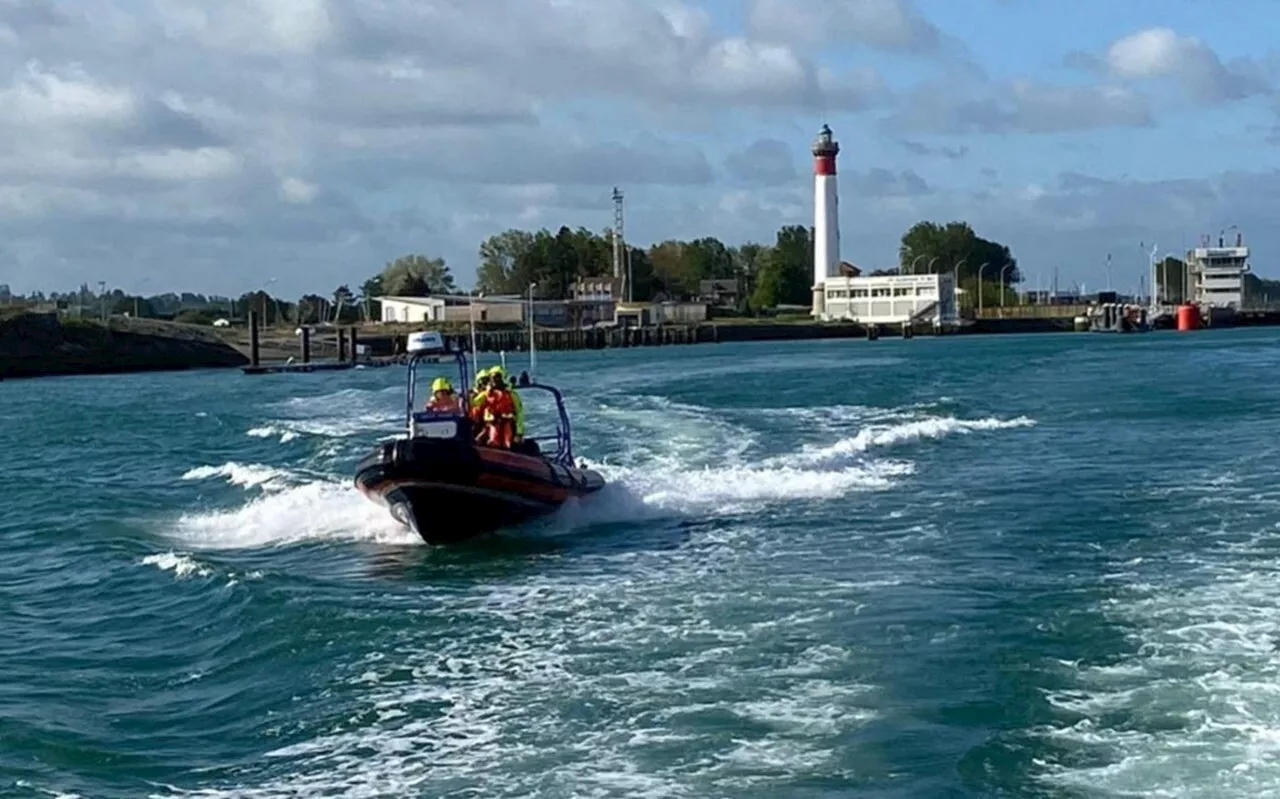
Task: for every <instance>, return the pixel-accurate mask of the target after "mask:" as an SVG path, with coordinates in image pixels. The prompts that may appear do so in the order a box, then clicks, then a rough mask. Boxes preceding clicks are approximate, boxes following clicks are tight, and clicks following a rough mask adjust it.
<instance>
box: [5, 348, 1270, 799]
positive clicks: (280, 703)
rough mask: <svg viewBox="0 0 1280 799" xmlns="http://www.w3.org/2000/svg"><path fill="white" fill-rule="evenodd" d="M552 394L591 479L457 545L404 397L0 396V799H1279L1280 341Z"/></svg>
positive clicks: (293, 385)
mask: <svg viewBox="0 0 1280 799" xmlns="http://www.w3.org/2000/svg"><path fill="white" fill-rule="evenodd" d="M539 366H540V372H541V375H542V376H543V377H544V378H546V379H548V380H551V381H553V382H556V383H558V384H560V385H561V386H562V387H563V388H564V390H565V392H566V394H567V398H568V401H569V405H570V408H571V412H572V413H573V415H574V419H575V422H576V427H575V431H576V433H577V440H576V445H577V450H578V455H579V456H581V457H584V458H586V459H587V460H589V461H590V462H591V463H592V464H594V465H595V466H596V467H597V468H599V469H600V470H601V471H602V472H603V473H604V474H605V475H606V476H607V477H608V478H609V479H610V481H611V483H610V486H609V487H608V488H607V489H606V491H605V492H604V493H603V494H602V495H600V496H597V497H595V498H593V499H592V500H591V501H590V502H587V503H585V504H583V505H582V506H579V507H573V508H568V509H566V510H565V511H564V512H563V513H562V515H561V516H559V517H557V518H553V519H551V520H548V521H546V522H544V523H540V524H537V525H533V526H532V527H530V528H529V529H526V530H523V531H519V532H515V533H510V534H506V535H503V536H500V537H498V538H497V539H495V540H491V541H488V542H484V543H477V544H473V545H469V546H465V547H462V548H458V549H456V550H434V549H430V548H427V547H426V546H423V545H421V544H420V543H418V542H417V541H416V540H415V539H414V538H413V537H412V536H410V535H408V534H406V533H405V532H404V531H403V530H401V529H399V528H397V527H396V525H395V524H394V523H393V522H391V521H390V519H389V517H388V516H387V515H386V513H385V512H384V511H383V510H381V509H380V508H378V507H376V506H374V505H373V504H372V503H370V502H368V501H367V500H365V499H364V498H363V497H361V496H360V495H359V494H358V493H356V492H355V491H354V489H353V488H351V485H350V473H351V469H352V467H353V465H354V463H355V461H356V460H357V459H358V458H359V456H360V455H361V454H362V453H363V452H364V451H365V450H366V449H367V448H368V447H370V446H371V445H372V444H374V443H375V442H377V441H378V440H379V439H380V438H382V437H385V436H388V435H394V434H395V433H396V431H397V426H398V424H399V421H400V415H401V413H402V408H401V398H402V385H401V383H402V380H403V378H404V372H403V370H401V369H398V368H396V369H375V370H361V371H355V372H350V373H345V374H343V373H331V374H320V375H293V376H268V377H257V378H249V377H245V376H243V375H240V374H239V373H238V372H234V373H233V372H204V373H185V374H166V375H144V376H113V377H92V378H59V379H48V380H40V381H27V382H22V381H10V382H5V383H0V434H2V435H0V440H2V441H3V442H4V446H3V447H2V448H0V468H3V471H4V473H5V475H6V476H7V477H8V478H9V479H8V483H7V489H6V492H5V495H4V499H5V511H4V513H3V515H0V540H2V541H3V547H4V549H3V555H2V556H0V624H2V625H3V626H2V627H0V630H2V634H0V794H3V795H6V796H20V797H25V796H31V797H44V796H51V795H57V794H66V795H78V796H82V797H85V798H86V799H88V798H89V797H95V798H96V797H104V798H106V797H165V798H166V799H167V798H168V797H185V796H209V797H301V796H348V797H372V796H387V797H403V796H424V797H495V798H496V797H528V796H583V797H606V796H607V797H612V796H628V797H787V798H788V799H791V798H794V797H802V798H803V797H849V796H859V797H926V796H927V797H948V796H955V797H959V796H1008V797H1014V796H1017V797H1076V796H1079V797H1093V796H1098V797H1103V796H1134V797H1137V796H1142V797H1161V796H1187V797H1191V796H1250V797H1260V796H1276V795H1280V690H1278V689H1277V687H1276V686H1277V684H1278V682H1277V678H1278V677H1280V652H1277V650H1276V645H1275V642H1276V639H1277V634H1278V633H1277V626H1278V625H1280V614H1277V612H1276V605H1277V602H1278V601H1280V545H1278V543H1277V542H1278V541H1280V535H1278V533H1277V527H1278V526H1280V488H1277V485H1276V476H1277V474H1280V455H1277V452H1276V447H1275V441H1276V436H1277V433H1280V414H1278V413H1277V408H1278V407H1280V404H1278V401H1280V381H1277V380H1276V379H1275V376H1274V375H1275V374H1276V370H1277V367H1278V366H1280V333H1278V332H1274V331H1267V330H1253V331H1224V332H1217V331H1214V332H1200V333H1195V334H1189V335H1179V334H1176V333H1152V334H1149V335H1145V336H1115V337H1108V336H1095V335H1083V334H1080V335H1061V336H1057V335H1041V336H1025V337H1024V336H1008V337H994V336H993V337H971V338H957V339H943V340H936V339H928V338H921V339H916V340H913V341H899V340H890V339H885V340H882V341H879V342H866V341H845V342H819V343H807V342H798V343H761V344H750V345H727V344H726V345H707V346H698V347H680V348H674V347H673V348H660V349H643V350H641V349H636V350H624V351H615V352H608V353H595V352H591V353H565V354H544V355H541V356H540V357H539ZM531 405H536V403H531ZM530 413H531V415H532V416H534V417H536V416H537V414H538V413H540V409H539V408H538V407H531V408H530Z"/></svg>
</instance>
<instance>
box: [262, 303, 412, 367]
mask: <svg viewBox="0 0 1280 799" xmlns="http://www.w3.org/2000/svg"><path fill="white" fill-rule="evenodd" d="M336 330H337V335H338V357H337V359H336V360H323V361H313V360H312V359H311V334H312V329H311V327H310V326H307V325H303V326H301V327H299V328H298V329H297V332H298V338H299V340H300V344H301V348H302V351H301V353H300V355H301V359H300V360H298V361H295V360H293V359H292V358H290V359H288V360H285V361H283V362H277V363H265V364H264V363H263V362H262V325H261V320H260V318H259V316H258V312H257V311H250V312H249V364H248V365H247V366H242V367H241V370H242V371H243V372H244V373H245V374H247V375H265V374H288V373H300V372H335V371H340V370H345V369H354V368H356V367H357V366H365V367H369V366H391V365H392V364H394V363H397V362H401V359H383V358H367V359H365V360H360V357H359V354H360V346H359V337H358V334H357V333H356V328H355V327H338V328H336Z"/></svg>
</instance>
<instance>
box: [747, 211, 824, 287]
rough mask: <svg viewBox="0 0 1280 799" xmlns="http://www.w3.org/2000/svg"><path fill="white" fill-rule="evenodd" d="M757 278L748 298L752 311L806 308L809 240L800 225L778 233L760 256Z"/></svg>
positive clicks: (809, 276) (810, 259) (810, 253)
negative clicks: (760, 261) (784, 307)
mask: <svg viewBox="0 0 1280 799" xmlns="http://www.w3.org/2000/svg"><path fill="white" fill-rule="evenodd" d="M761 259H762V261H763V263H761V264H760V269H759V277H758V279H757V283H756V287H755V290H754V291H753V292H752V294H751V305H752V307H754V308H776V307H777V306H779V305H808V304H809V303H810V302H811V301H812V299H813V286H812V273H813V236H812V235H810V231H809V229H808V228H806V227H804V226H803V225H788V226H786V227H784V228H782V229H781V230H779V231H778V235H777V241H776V242H775V243H774V245H773V248H772V249H771V250H769V251H768V253H767V254H765V255H762V256H761Z"/></svg>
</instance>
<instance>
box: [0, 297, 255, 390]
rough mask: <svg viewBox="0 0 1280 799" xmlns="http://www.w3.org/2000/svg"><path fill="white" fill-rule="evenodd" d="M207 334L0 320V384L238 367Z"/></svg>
mask: <svg viewBox="0 0 1280 799" xmlns="http://www.w3.org/2000/svg"><path fill="white" fill-rule="evenodd" d="M248 362H249V359H248V358H246V357H245V355H244V353H242V352H240V351H239V350H237V349H236V348H235V347H233V346H231V345H230V344H228V343H227V342H225V341H223V340H222V339H221V338H220V337H219V336H218V335H217V333H215V332H214V331H213V330H212V329H209V328H203V327H197V326H195V325H182V324H175V323H172V322H161V321H157V320H153V319H129V318H124V317H113V318H111V319H110V320H108V321H106V322H100V321H88V320H81V319H59V318H58V315H57V314H53V313H16V314H6V315H0V379H2V378H6V377H41V376H48V375H73V374H110V373H115V372H150V371H164V370H176V369H201V368H211V367H232V366H243V365H244V364H247V363H248Z"/></svg>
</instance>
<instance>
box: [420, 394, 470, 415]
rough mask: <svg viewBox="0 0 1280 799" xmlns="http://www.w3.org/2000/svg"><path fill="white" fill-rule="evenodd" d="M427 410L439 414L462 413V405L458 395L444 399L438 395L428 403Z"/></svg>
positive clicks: (448, 395) (451, 395)
mask: <svg viewBox="0 0 1280 799" xmlns="http://www.w3.org/2000/svg"><path fill="white" fill-rule="evenodd" d="M427 410H429V411H435V412H437V413H462V403H460V402H459V401H458V395H457V394H447V395H446V396H445V398H444V399H441V398H440V397H439V396H438V395H437V396H433V397H432V398H431V402H428V403H427Z"/></svg>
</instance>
